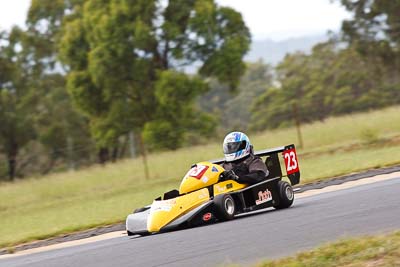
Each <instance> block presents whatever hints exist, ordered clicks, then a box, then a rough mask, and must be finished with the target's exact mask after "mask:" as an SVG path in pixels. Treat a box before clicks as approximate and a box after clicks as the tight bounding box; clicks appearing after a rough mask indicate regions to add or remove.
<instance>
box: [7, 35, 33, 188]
mask: <svg viewBox="0 0 400 267" xmlns="http://www.w3.org/2000/svg"><path fill="white" fill-rule="evenodd" d="M1 37H2V39H1V40H0V73H1V74H0V125H1V128H0V145H1V146H2V149H3V151H4V152H5V154H6V156H7V161H8V176H9V178H10V180H13V179H14V177H15V172H16V168H17V156H18V152H19V150H20V149H21V148H22V147H24V146H25V145H26V144H27V143H28V142H29V141H30V140H31V139H32V138H33V137H34V136H35V131H34V128H33V117H32V116H33V114H32V106H33V104H34V100H35V97H34V92H33V91H32V88H31V83H30V81H31V78H32V77H33V76H34V75H35V71H34V69H32V68H30V62H29V60H28V59H27V58H26V57H24V54H23V53H19V52H18V51H19V50H20V47H21V46H23V42H22V41H21V40H22V39H23V34H22V31H21V30H20V29H18V28H14V29H13V31H12V32H11V33H10V34H5V33H2V34H1ZM1 44H4V45H1Z"/></svg>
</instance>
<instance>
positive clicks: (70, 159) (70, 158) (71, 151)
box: [67, 136, 75, 171]
mask: <svg viewBox="0 0 400 267" xmlns="http://www.w3.org/2000/svg"><path fill="white" fill-rule="evenodd" d="M67 151H68V152H67V153H68V169H69V170H70V171H73V170H75V160H74V140H73V139H72V138H71V137H70V136H68V137H67Z"/></svg>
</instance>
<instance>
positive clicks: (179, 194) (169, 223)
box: [126, 145, 300, 235]
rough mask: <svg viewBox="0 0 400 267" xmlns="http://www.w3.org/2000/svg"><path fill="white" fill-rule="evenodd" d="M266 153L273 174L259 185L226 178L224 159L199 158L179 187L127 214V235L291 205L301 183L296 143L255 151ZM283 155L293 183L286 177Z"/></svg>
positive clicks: (164, 229) (262, 155) (213, 220)
mask: <svg viewBox="0 0 400 267" xmlns="http://www.w3.org/2000/svg"><path fill="white" fill-rule="evenodd" d="M254 154H255V155H257V156H259V157H265V163H266V165H267V167H268V170H269V175H268V176H267V177H266V178H265V181H262V182H259V183H257V184H254V185H250V186H248V185H245V184H239V183H237V182H235V181H233V180H226V181H221V179H220V177H221V174H222V173H223V172H224V169H223V168H222V167H221V166H220V165H218V164H221V163H222V162H223V160H214V161H211V162H200V163H197V164H195V165H193V166H192V168H191V169H190V170H189V172H188V173H187V174H186V175H185V177H184V178H183V180H182V182H181V184H180V187H179V190H172V191H169V192H166V193H165V194H164V196H163V197H159V198H157V199H155V200H154V201H153V203H152V204H151V205H149V206H146V207H143V208H140V209H137V210H135V211H134V212H133V213H132V214H130V215H128V217H127V218H126V230H127V233H128V235H135V234H138V235H147V234H152V233H157V232H164V231H170V230H174V229H180V228H186V227H192V226H197V225H201V224H207V223H212V222H216V221H226V220H231V219H233V218H234V217H235V215H237V214H241V213H246V212H250V211H254V210H258V209H264V208H268V207H274V208H276V209H284V208H288V207H290V206H291V205H292V203H293V200H294V193H293V188H292V185H295V184H298V183H299V182H300V170H299V164H298V160H297V156H296V149H295V146H294V145H288V146H283V147H278V148H274V149H269V150H262V151H257V152H255V153H254ZM280 156H282V157H283V159H284V163H285V170H286V174H287V175H285V176H287V177H288V178H289V181H290V183H291V185H290V184H289V183H288V182H286V181H282V178H283V177H284V175H283V174H282V168H281V163H280V160H279V158H280Z"/></svg>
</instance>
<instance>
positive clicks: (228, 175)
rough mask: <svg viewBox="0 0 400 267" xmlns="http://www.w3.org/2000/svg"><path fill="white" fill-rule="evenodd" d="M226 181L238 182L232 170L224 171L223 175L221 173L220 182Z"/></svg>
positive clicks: (237, 177)
mask: <svg viewBox="0 0 400 267" xmlns="http://www.w3.org/2000/svg"><path fill="white" fill-rule="evenodd" d="M226 180H234V181H238V180H239V176H237V175H236V173H235V172H234V171H233V170H229V171H224V172H223V173H221V176H220V181H226Z"/></svg>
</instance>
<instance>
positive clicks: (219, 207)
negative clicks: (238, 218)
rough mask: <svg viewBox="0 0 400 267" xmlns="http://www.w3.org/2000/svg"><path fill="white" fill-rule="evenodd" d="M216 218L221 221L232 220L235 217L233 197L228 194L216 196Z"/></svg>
mask: <svg viewBox="0 0 400 267" xmlns="http://www.w3.org/2000/svg"><path fill="white" fill-rule="evenodd" d="M214 206H215V209H216V217H217V218H218V219H219V220H221V221H228V220H232V219H233V217H234V216H235V212H236V205H235V201H234V200H233V197H232V196H231V195H228V194H224V195H218V196H216V197H215V198H214Z"/></svg>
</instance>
